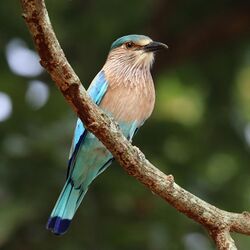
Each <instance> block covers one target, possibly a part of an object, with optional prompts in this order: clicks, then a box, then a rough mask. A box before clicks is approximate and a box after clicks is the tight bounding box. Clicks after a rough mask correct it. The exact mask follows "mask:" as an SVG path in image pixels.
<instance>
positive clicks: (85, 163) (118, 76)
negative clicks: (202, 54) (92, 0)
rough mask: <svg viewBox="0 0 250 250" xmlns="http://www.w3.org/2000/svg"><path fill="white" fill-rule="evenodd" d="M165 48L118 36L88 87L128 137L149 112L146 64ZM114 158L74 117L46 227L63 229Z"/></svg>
mask: <svg viewBox="0 0 250 250" xmlns="http://www.w3.org/2000/svg"><path fill="white" fill-rule="evenodd" d="M127 43H129V44H127ZM163 47H166V45H164V44H161V43H157V42H153V41H152V40H151V39H150V38H149V37H146V36H141V35H130V36H124V37H121V38H119V39H117V40H116V41H115V42H114V43H113V44H112V46H111V51H110V53H109V57H108V59H107V61H106V63H105V65H104V67H103V69H102V70H101V71H100V72H99V73H98V74H97V76H96V77H95V78H94V80H93V81H92V83H91V85H90V87H89V89H88V94H89V95H90V97H91V99H92V100H93V102H95V103H96V104H97V105H100V107H101V108H102V109H103V111H104V112H106V113H107V114H108V115H111V116H113V117H114V118H115V119H116V121H117V122H118V124H119V126H120V129H121V131H122V133H123V134H124V136H126V137H127V138H128V139H129V140H131V139H132V137H133V136H134V134H135V133H136V131H137V130H138V128H139V127H140V126H141V125H142V124H143V123H144V121H145V120H146V119H147V118H148V117H149V116H150V114H151V112H152V110H153V106H154V87H153V81H152V77H151V74H150V66H151V64H152V61H153V58H154V57H153V51H156V50H158V49H160V48H163ZM112 161H113V156H112V154H111V153H110V152H109V151H108V150H107V149H106V148H105V147H104V145H103V144H102V142H100V141H99V140H98V139H97V138H96V137H95V136H94V135H93V134H92V133H90V132H88V131H87V130H86V129H85V127H84V125H83V123H82V122H81V120H80V119H77V123H76V128H75V132H74V137H73V140H72V146H71V150H70V154H69V162H68V172H67V180H66V183H65V185H64V188H63V190H62V192H61V194H60V196H59V198H58V200H57V203H56V205H55V207H54V209H53V211H52V213H51V216H50V218H49V221H48V223H47V228H48V229H50V230H51V231H52V232H53V233H55V234H63V233H65V232H66V230H67V229H68V227H69V225H70V222H71V219H72V218H73V216H74V214H75V212H76V210H77V208H78V207H79V205H80V203H81V201H82V199H83V197H84V195H85V194H86V192H87V190H88V187H89V185H90V184H91V182H92V181H93V180H94V179H95V178H96V177H97V176H98V175H99V174H101V173H102V172H103V171H104V170H105V169H106V168H107V167H108V166H109V165H110V164H111V162H112Z"/></svg>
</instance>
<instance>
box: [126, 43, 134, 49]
mask: <svg viewBox="0 0 250 250" xmlns="http://www.w3.org/2000/svg"><path fill="white" fill-rule="evenodd" d="M134 45H135V44H134V43H133V42H127V43H125V46H126V48H127V49H131V48H133V47H134Z"/></svg>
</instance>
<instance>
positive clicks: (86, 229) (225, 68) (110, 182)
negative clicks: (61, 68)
mask: <svg viewBox="0 0 250 250" xmlns="http://www.w3.org/2000/svg"><path fill="white" fill-rule="evenodd" d="M3 3H4V4H3ZM47 7H48V11H49V13H50V17H51V21H52V23H53V26H54V29H55V31H56V34H57V36H58V39H59V41H60V42H61V45H62V47H63V48H64V50H65V53H66V55H67V58H68V59H69V61H70V63H71V64H72V66H73V68H74V69H75V70H76V72H77V73H78V75H79V77H80V78H81V80H82V82H83V84H84V86H85V87H88V85H89V83H90V82H91V80H92V79H93V77H94V76H95V75H96V73H97V72H98V71H99V70H100V68H101V67H102V65H103V63H104V62H105V59H106V56H107V53H108V51H109V48H110V45H111V43H112V42H113V41H114V40H115V39H116V38H118V37H120V36H122V35H126V34H131V33H136V34H145V35H148V36H150V37H152V38H153V39H154V40H157V41H161V42H164V43H167V44H168V45H169V50H168V51H165V52H162V53H160V54H159V55H157V58H156V63H155V65H154V68H153V76H154V79H155V85H156V94H157V102H156V106H155V110H154V113H153V115H152V117H151V119H149V120H148V121H147V122H146V124H145V125H144V127H143V128H142V129H141V130H140V131H139V133H138V135H137V136H136V137H135V139H134V144H136V145H137V146H138V147H140V149H141V150H142V151H143V152H144V153H145V154H146V156H147V158H148V159H149V160H150V161H151V162H152V163H153V164H155V166H157V167H158V168H159V169H161V170H162V171H163V172H165V173H169V174H173V175H174V176H175V180H176V182H177V183H178V184H180V185H182V186H183V187H184V188H186V189H187V190H189V191H191V192H193V193H194V194H195V195H197V196H199V197H201V198H202V199H205V200H206V201H208V202H210V203H212V204H214V205H216V206H218V207H219V208H222V209H225V210H229V211H235V212H241V211H244V210H249V208H250V181H249V178H250V169H249V164H250V43H249V42H250V14H249V13H250V2H249V1H244V0H238V1H230V0H221V1H216V0H211V1H205V0H203V1H201V0H199V1H198V0H190V1H180V0H179V1H178V0H177V1H174V0H171V1H170V0H169V1H163V0H157V1H150V0H127V1H115V0H109V1H96V0H95V1H94V0H92V1H90V0H88V1H87V0H86V1H82V0H71V1H69V0H68V1H60V0H50V1H47ZM33 51H34V47H33V44H32V41H31V37H30V34H29V32H28V30H27V27H26V25H25V23H24V20H23V19H22V18H21V7H20V4H19V2H18V1H14V2H13V1H5V2H2V3H1V6H0V248H1V249H6V250H10V249H11V250H12V249H13V250H16V249H26V250H29V249H32V250H33V249H36V250H40V249H41V250H45V249H46V250H47V249H61V250H68V249H70V250H77V249H84V250H116V249H120V250H141V249H143V250H145V249H146V250H163V249H170V250H177V249H180V250H182V249H185V250H200V249H202V250H210V249H215V247H214V245H213V243H212V242H211V240H210V239H209V237H208V236H207V233H206V231H205V230H204V229H203V228H202V227H201V226H200V225H198V224H196V223H195V222H193V221H191V220H190V219H188V218H186V217H185V216H184V215H182V214H180V213H178V212H177V211H176V210H174V209H173V208H171V207H170V206H169V205H168V204H167V203H166V202H164V201H163V200H161V199H160V198H158V197H157V196H155V195H153V194H152V193H151V192H150V191H149V190H147V189H146V188H145V187H144V186H142V185H141V184H140V183H139V182H138V181H136V180H135V179H134V178H132V177H130V176H128V175H127V174H126V173H125V172H124V171H123V169H122V168H121V167H120V166H118V165H117V164H113V165H112V167H110V168H109V169H108V170H107V171H106V172H105V173H104V174H102V175H101V176H100V177H99V178H97V179H96V181H95V182H94V183H93V184H92V186H91V188H90V190H89V192H88V194H87V195H86V197H85V199H84V201H83V203H82V205H81V207H80V209H79V210H78V212H77V214H76V216H75V219H74V221H73V223H72V226H71V228H70V231H69V232H68V233H67V234H66V235H64V236H63V237H56V236H54V235H52V234H51V233H50V232H48V231H46V230H45V224H46V221H47V217H48V216H49V214H50V211H51V209H52V208H53V206H54V203H55V201H56V199H57V197H58V195H59V192H60V190H61V188H62V186H63V183H64V180H65V175H66V165H67V158H68V152H69V148H70V143H71V138H72V134H73V127H74V124H75V119H76V117H75V114H74V113H73V112H72V110H71V109H70V107H69V105H68V104H67V103H66V102H65V100H64V99H63V97H62V95H61V94H60V93H59V91H58V90H57V88H56V87H55V85H54V83H53V82H52V81H51V79H50V78H49V76H48V74H47V73H46V72H44V71H42V69H41V68H40V67H39V64H38V63H37V62H38V58H37V56H36V54H34V52H33ZM233 237H234V239H235V240H236V243H237V245H238V246H239V249H250V238H249V237H247V236H242V235H238V234H233Z"/></svg>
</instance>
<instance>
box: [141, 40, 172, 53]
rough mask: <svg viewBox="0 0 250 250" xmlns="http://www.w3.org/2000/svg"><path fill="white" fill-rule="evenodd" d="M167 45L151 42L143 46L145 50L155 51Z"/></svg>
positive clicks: (165, 47)
mask: <svg viewBox="0 0 250 250" xmlns="http://www.w3.org/2000/svg"><path fill="white" fill-rule="evenodd" d="M167 48H168V46H167V45H166V44H164V43H160V42H151V43H149V44H147V45H145V46H144V47H143V50H144V51H145V52H155V51H158V50H161V49H167Z"/></svg>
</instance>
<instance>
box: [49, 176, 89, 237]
mask: <svg viewBox="0 0 250 250" xmlns="http://www.w3.org/2000/svg"><path fill="white" fill-rule="evenodd" d="M86 191H87V190H82V189H81V188H75V187H74V186H73V183H72V182H71V181H70V179H69V180H68V181H67V182H66V184H65V186H64V188H63V190H62V192H61V194H60V196H59V198H58V200H57V202H56V205H55V207H54V209H53V211H52V213H51V215H50V218H49V220H48V222H47V226H46V227H47V229H49V230H51V231H52V232H53V233H54V234H56V235H61V234H64V233H65V232H66V231H67V230H68V228H69V226H70V222H71V219H72V218H73V216H74V214H75V212H76V210H77V208H78V206H79V204H80V202H81V201H82V199H83V197H84V195H85V193H86Z"/></svg>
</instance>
